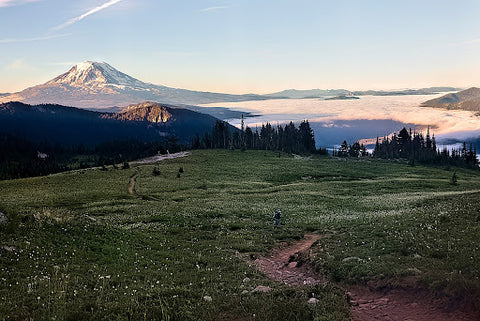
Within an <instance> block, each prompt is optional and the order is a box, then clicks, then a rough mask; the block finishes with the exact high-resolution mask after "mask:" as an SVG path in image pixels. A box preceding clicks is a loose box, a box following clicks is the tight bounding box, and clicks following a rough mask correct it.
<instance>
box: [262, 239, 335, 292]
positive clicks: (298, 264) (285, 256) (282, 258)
mask: <svg viewBox="0 0 480 321" xmlns="http://www.w3.org/2000/svg"><path fill="white" fill-rule="evenodd" d="M319 239H320V235H318V234H306V235H305V237H304V238H303V239H301V240H299V241H297V242H294V243H292V244H291V245H288V246H286V245H284V246H280V247H278V248H276V249H274V250H273V251H272V253H271V254H270V256H268V257H260V258H258V259H256V260H255V261H254V262H253V263H254V264H255V266H256V267H257V268H258V269H259V270H260V271H261V272H263V273H264V274H265V275H266V276H267V277H269V278H271V279H274V280H275V281H278V282H281V283H285V284H288V285H291V286H302V285H316V284H320V283H326V279H325V278H324V277H322V276H320V275H319V274H318V273H316V272H315V269H314V268H313V267H312V266H311V265H310V264H308V263H304V262H303V259H305V258H308V256H309V255H310V248H311V247H312V245H313V244H314V243H315V242H316V241H317V240H319Z"/></svg>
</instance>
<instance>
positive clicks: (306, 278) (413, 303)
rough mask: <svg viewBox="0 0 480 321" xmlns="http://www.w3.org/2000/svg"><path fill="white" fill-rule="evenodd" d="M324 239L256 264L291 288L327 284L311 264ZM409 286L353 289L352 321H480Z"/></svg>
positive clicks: (284, 248)
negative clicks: (316, 245) (317, 245)
mask: <svg viewBox="0 0 480 321" xmlns="http://www.w3.org/2000/svg"><path fill="white" fill-rule="evenodd" d="M319 239H320V235H317V234H306V235H305V237H304V238H303V239H301V240H299V241H297V242H294V243H292V244H290V245H286V244H282V245H280V246H279V247H278V248H276V249H274V250H273V251H272V253H271V254H270V255H269V256H268V257H260V258H258V259H256V260H255V261H253V264H254V265H255V266H256V267H257V268H258V269H259V270H260V271H261V272H263V273H264V274H265V275H266V276H267V277H269V278H271V279H273V280H275V281H278V282H281V283H285V284H288V285H291V286H303V285H307V286H311V285H316V284H327V283H328V280H327V279H326V278H325V277H324V276H322V275H319V274H318V273H317V272H316V271H315V269H314V268H313V267H312V266H311V265H310V264H309V263H308V260H307V259H308V257H309V256H310V254H311V253H310V251H311V247H312V245H313V244H314V243H315V242H316V241H318V240H319ZM404 281H405V284H404V285H405V286H404V287H402V284H398V287H395V288H391V287H383V288H382V287H378V288H376V287H373V286H372V287H369V286H363V285H362V286H349V289H348V292H347V297H348V298H349V302H350V304H351V305H352V314H351V317H352V321H372V320H379V321H479V320H480V315H479V314H476V313H467V312H464V311H460V310H459V309H457V310H452V309H450V310H447V307H448V305H447V304H446V300H440V299H435V298H434V297H433V296H432V295H431V294H429V293H427V292H426V291H422V290H419V289H417V288H415V287H414V286H412V284H410V283H411V282H410V283H409V280H404Z"/></svg>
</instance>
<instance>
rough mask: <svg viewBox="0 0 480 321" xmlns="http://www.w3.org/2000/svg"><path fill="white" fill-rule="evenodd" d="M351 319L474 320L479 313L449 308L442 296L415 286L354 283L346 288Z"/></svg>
mask: <svg viewBox="0 0 480 321" xmlns="http://www.w3.org/2000/svg"><path fill="white" fill-rule="evenodd" d="M348 294H349V297H350V298H351V300H350V303H351V304H352V320H353V321H371V320H382V321H400V320H401V321H475V320H477V321H478V320H480V315H474V314H473V313H467V312H464V311H460V310H458V309H457V310H453V311H452V310H450V311H449V310H448V309H447V307H448V305H447V304H446V301H445V300H440V299H435V298H434V297H433V296H432V295H431V294H429V293H427V292H426V291H422V290H418V289H413V288H410V289H389V290H379V289H370V288H369V287H367V286H357V287H353V288H351V289H350V292H348Z"/></svg>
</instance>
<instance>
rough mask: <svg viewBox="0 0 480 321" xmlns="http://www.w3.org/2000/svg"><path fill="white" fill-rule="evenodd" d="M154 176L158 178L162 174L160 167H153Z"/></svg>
mask: <svg viewBox="0 0 480 321" xmlns="http://www.w3.org/2000/svg"><path fill="white" fill-rule="evenodd" d="M152 174H153V176H158V175H160V174H161V172H160V169H159V168H158V165H155V166H154V167H153V171H152Z"/></svg>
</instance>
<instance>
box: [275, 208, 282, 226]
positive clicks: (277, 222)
mask: <svg viewBox="0 0 480 321" xmlns="http://www.w3.org/2000/svg"><path fill="white" fill-rule="evenodd" d="M273 222H274V224H275V226H280V224H281V223H282V212H281V211H280V210H279V209H278V210H276V211H275V213H273Z"/></svg>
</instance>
